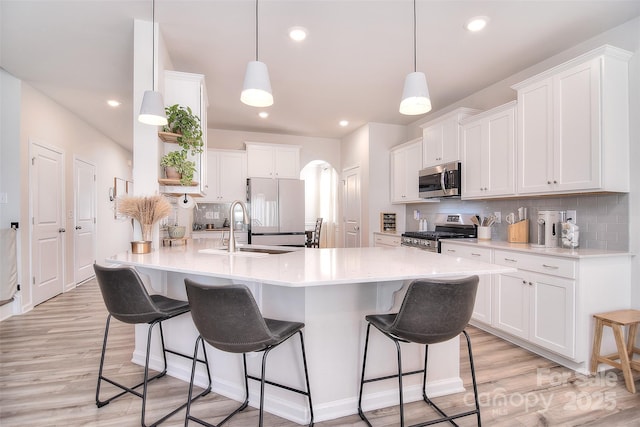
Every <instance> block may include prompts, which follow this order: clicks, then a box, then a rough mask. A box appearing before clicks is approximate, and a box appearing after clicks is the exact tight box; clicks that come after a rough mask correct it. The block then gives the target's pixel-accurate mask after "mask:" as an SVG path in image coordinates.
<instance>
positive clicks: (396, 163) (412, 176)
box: [389, 138, 424, 203]
mask: <svg viewBox="0 0 640 427" xmlns="http://www.w3.org/2000/svg"><path fill="white" fill-rule="evenodd" d="M389 157H390V160H391V165H390V166H391V186H390V187H391V202H392V203H411V202H424V199H421V198H420V196H419V194H418V172H420V169H421V168H422V138H416V139H414V140H412V141H409V142H406V143H404V144H401V145H398V146H396V147H393V148H392V149H391V152H390V156H389Z"/></svg>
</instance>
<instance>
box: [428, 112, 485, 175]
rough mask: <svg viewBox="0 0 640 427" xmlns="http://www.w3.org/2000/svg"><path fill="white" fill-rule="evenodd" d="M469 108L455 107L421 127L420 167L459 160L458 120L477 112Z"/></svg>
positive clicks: (459, 134)
mask: <svg viewBox="0 0 640 427" xmlns="http://www.w3.org/2000/svg"><path fill="white" fill-rule="evenodd" d="M479 112H480V111H479V110H473V109H471V108H457V109H455V110H453V111H452V112H450V113H447V114H445V115H443V116H441V117H439V118H437V119H435V120H432V121H430V122H427V123H425V124H423V125H421V127H422V167H425V168H426V167H429V166H434V165H439V164H442V163H449V162H455V161H458V160H460V140H461V137H462V128H461V126H460V121H461V120H462V119H465V118H467V117H469V116H472V115H474V114H477V113H479Z"/></svg>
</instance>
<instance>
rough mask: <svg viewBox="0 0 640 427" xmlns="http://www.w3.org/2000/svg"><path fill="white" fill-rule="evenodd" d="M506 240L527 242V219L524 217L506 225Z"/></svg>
mask: <svg viewBox="0 0 640 427" xmlns="http://www.w3.org/2000/svg"><path fill="white" fill-rule="evenodd" d="M507 241H508V242H509V243H529V220H528V219H525V220H523V221H520V222H516V223H515V224H510V225H509V227H507Z"/></svg>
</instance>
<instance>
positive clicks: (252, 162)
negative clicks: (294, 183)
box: [245, 142, 300, 179]
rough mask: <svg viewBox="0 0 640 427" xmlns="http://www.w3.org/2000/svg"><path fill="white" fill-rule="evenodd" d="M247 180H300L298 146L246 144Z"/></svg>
mask: <svg viewBox="0 0 640 427" xmlns="http://www.w3.org/2000/svg"><path fill="white" fill-rule="evenodd" d="M245 146H246V148H247V176H248V177H249V178H293V179H300V146H298V145H287V144H266V143H261V142H246V143H245Z"/></svg>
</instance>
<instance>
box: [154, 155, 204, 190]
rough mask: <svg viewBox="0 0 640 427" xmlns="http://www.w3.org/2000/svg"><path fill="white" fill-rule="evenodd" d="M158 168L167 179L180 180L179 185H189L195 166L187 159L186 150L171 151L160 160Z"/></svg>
mask: <svg viewBox="0 0 640 427" xmlns="http://www.w3.org/2000/svg"><path fill="white" fill-rule="evenodd" d="M160 166H163V167H164V173H165V175H166V177H167V178H168V179H180V184H182V185H191V183H192V182H193V174H194V173H195V171H196V164H195V162H192V161H191V160H188V159H187V151H186V150H178V151H171V152H169V153H167V154H165V155H164V156H162V159H160Z"/></svg>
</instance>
